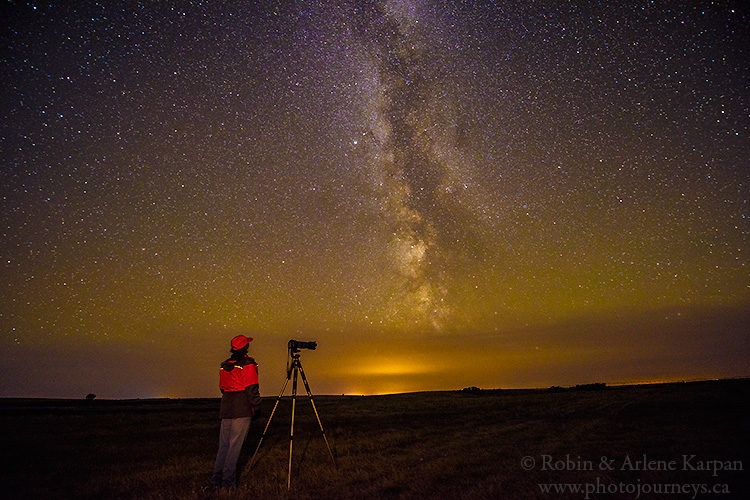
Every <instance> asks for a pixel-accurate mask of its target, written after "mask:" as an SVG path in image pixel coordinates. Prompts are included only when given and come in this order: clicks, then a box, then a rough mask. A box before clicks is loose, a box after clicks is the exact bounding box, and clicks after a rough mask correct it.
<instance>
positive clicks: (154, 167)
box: [0, 0, 750, 398]
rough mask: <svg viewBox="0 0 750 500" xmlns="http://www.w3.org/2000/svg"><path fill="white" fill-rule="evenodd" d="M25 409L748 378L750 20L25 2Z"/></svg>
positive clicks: (13, 199)
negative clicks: (291, 368) (284, 390)
mask: <svg viewBox="0 0 750 500" xmlns="http://www.w3.org/2000/svg"><path fill="white" fill-rule="evenodd" d="M2 18H3V19H4V26H3V29H2V44H1V46H2V49H1V50H2V54H1V55H2V59H1V60H2V92H1V94H0V99H1V100H2V101H1V102H2V106H1V111H2V119H1V123H0V140H1V150H0V157H1V158H2V173H1V174H0V175H2V184H1V185H2V210H1V212H0V217H1V218H2V219H1V225H0V229H1V230H2V243H1V245H0V257H1V260H2V279H1V280H0V285H1V288H0V326H1V328H2V338H1V340H0V375H1V376H0V396H45V397H83V396H85V395H86V394H87V393H89V392H93V393H95V394H97V396H98V397H100V398H118V397H201V396H205V397H214V396H217V395H218V387H217V386H218V365H219V363H220V362H221V361H222V360H223V359H224V358H225V357H226V356H227V354H228V348H229V340H230V339H231V337H232V336H234V335H236V334H238V333H244V334H246V335H249V336H252V337H255V339H256V340H255V341H254V342H253V343H252V344H251V347H252V350H251V354H252V355H254V356H255V357H256V358H257V360H258V362H259V365H260V373H261V392H262V393H263V395H264V396H274V395H276V394H277V393H278V391H279V390H280V388H281V386H282V384H283V381H284V376H285V372H284V368H285V357H286V342H287V340H288V339H290V338H297V339H299V340H317V341H318V344H319V345H318V349H317V350H316V351H305V352H303V357H302V360H303V364H304V366H305V369H306V372H307V376H308V379H309V380H310V384H311V388H312V390H313V392H314V393H320V394H326V393H348V394H351V393H357V394H360V393H364V394H372V393H387V392H404V391H417V390H440V389H460V388H462V387H467V386H480V387H487V388H493V387H504V388H513V387H546V386H549V385H572V384H578V383H590V382H606V383H610V384H615V383H625V382H644V381H661V380H693V379H697V378H720V377H737V376H747V375H750V369H749V368H750V362H749V361H748V360H750V342H749V341H748V340H749V338H750V334H749V333H750V328H749V325H750V321H749V320H750V307H749V306H750V288H748V287H749V286H750V279H748V269H747V266H746V264H747V261H748V254H747V251H748V229H749V226H748V220H747V213H748V194H749V191H748V183H749V182H750V169H749V168H748V158H750V142H748V128H749V125H750V117H749V108H748V106H749V105H748V97H749V92H748V88H749V85H748V84H749V83H750V82H749V78H748V75H749V72H748V61H750V36H749V31H748V11H747V10H746V9H744V8H742V7H740V4H739V2H736V3H735V2H677V1H675V2H660V1H656V2H654V1H638V2H630V1H627V2H624V1H623V2H604V3H600V2H583V1H582V2H571V3H564V2H555V1H541V2H511V1H507V2H442V1H434V2H433V1H427V0H424V1H420V0H414V1H407V0H404V1H335V2H333V1H332V2H322V1H321V2H301V1H300V2H272V1H262V2H256V3H253V2H247V1H236V2H116V1H110V2H89V1H86V2H59V5H58V2H55V3H53V4H52V5H49V4H47V3H33V2H31V3H25V2H5V3H4V4H3V6H2Z"/></svg>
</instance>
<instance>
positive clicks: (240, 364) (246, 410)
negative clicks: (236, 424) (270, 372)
mask: <svg viewBox="0 0 750 500" xmlns="http://www.w3.org/2000/svg"><path fill="white" fill-rule="evenodd" d="M219 389H220V390H221V392H222V397H221V409H220V411H219V416H220V417H221V418H240V417H252V416H253V414H254V413H256V412H257V410H258V408H259V407H260V390H259V386H258V364H257V363H256V362H255V360H254V359H253V358H250V357H247V356H245V357H244V358H240V359H232V358H229V359H227V360H226V361H224V362H223V363H222V364H221V368H220V369H219Z"/></svg>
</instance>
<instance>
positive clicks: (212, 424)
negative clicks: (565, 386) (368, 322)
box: [0, 380, 750, 499]
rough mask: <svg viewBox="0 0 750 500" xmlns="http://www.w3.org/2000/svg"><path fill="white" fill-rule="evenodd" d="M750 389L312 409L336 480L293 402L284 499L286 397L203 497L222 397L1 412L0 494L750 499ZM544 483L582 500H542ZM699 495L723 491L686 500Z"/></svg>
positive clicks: (307, 412) (335, 401) (9, 406)
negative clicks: (235, 473)
mask: <svg viewBox="0 0 750 500" xmlns="http://www.w3.org/2000/svg"><path fill="white" fill-rule="evenodd" d="M749 392H750V381H748V380H732V381H717V382H695V383H688V384H664V385H653V386H637V387H619V388H607V389H605V390H581V391H570V390H567V391H552V392H550V391H496V392H492V391H483V392H478V393H465V392H432V393H417V394H404V395H392V396H368V397H361V396H341V397H332V396H326V397H323V396H318V397H316V398H315V402H316V404H317V407H318V411H319V413H320V416H321V419H322V421H323V425H324V427H325V429H326V433H327V435H328V438H329V441H330V443H331V445H332V448H333V449H334V453H335V455H336V460H337V465H338V467H337V468H334V467H333V466H332V464H331V460H330V458H329V456H328V452H327V450H326V449H325V444H324V442H323V439H322V437H321V435H320V430H319V429H318V427H317V422H316V421H315V417H314V415H313V413H312V410H311V406H310V404H309V402H308V401H307V399H306V398H302V399H300V400H298V405H297V420H296V424H295V449H294V456H293V458H294V460H293V473H292V474H293V475H292V489H291V491H290V492H287V487H286V478H287V459H288V444H289V441H288V432H289V429H288V428H289V417H290V414H291V406H290V403H289V401H288V400H284V401H282V403H281V404H280V405H279V409H278V410H277V413H276V415H275V416H274V418H273V420H272V425H271V427H270V429H269V432H268V434H267V436H266V439H265V441H264V443H263V447H262V448H261V453H260V455H259V460H258V461H257V463H256V465H255V466H254V467H253V468H252V470H248V469H247V461H248V460H249V456H250V455H251V454H252V451H253V450H254V449H255V445H256V444H257V442H258V439H259V437H260V434H261V432H262V430H263V426H264V425H265V422H266V418H267V417H268V415H269V414H270V412H271V408H272V406H273V403H274V398H268V399H266V400H264V402H263V405H264V406H263V410H264V415H263V418H261V419H260V420H259V421H258V422H255V423H254V424H253V427H252V429H251V431H250V435H249V437H248V441H247V443H246V447H245V453H244V455H243V456H242V457H241V458H240V464H241V469H242V472H241V476H240V485H239V486H238V487H237V488H236V489H234V490H229V491H224V490H222V491H214V490H212V489H207V488H205V487H206V485H207V484H208V481H209V476H210V470H211V467H212V464H213V459H214V456H215V453H216V449H217V441H218V424H219V421H218V418H217V415H218V399H200V400H138V401H96V400H94V401H59V400H17V399H6V400H0V418H2V422H0V423H1V424H2V434H1V436H2V437H1V438H0V450H2V452H1V453H0V457H1V458H0V460H2V464H1V469H0V470H1V471H2V473H0V478H1V480H0V481H1V482H0V497H2V498H19V499H20V498H23V499H26V498H287V497H289V498H637V497H638V493H639V492H640V497H639V498H717V499H723V498H750V496H748V495H749V494H750V488H748V481H747V473H746V471H745V470H727V469H737V468H738V465H739V466H741V467H742V468H743V469H744V468H746V467H747V466H748V464H750V461H749V460H750V458H749V457H748V436H749V435H750V434H749V433H748V430H749V429H748V418H747V414H746V410H745V403H746V402H747V401H748V400H749V399H748V396H749V395H750V394H749ZM644 455H645V457H646V460H645V462H646V463H645V464H642V463H641V462H643V461H644ZM718 467H721V468H722V469H723V470H716V469H717V468H718ZM610 469H611V470H610ZM643 469H651V470H643ZM659 469H662V470H659ZM701 469H704V470H701ZM548 483H561V484H563V483H567V484H570V485H571V486H570V487H566V488H575V485H576V484H580V485H581V486H580V488H581V490H580V492H578V493H576V492H571V491H570V490H567V491H565V492H563V491H559V492H556V491H554V489H553V490H552V491H551V492H549V493H545V492H544V491H543V490H542V488H544V487H545V486H544V485H545V484H548ZM540 484H541V485H542V486H540ZM664 485H667V486H664ZM669 485H672V486H669ZM686 485H687V486H686ZM692 485H697V486H698V487H700V486H701V485H705V487H707V488H717V490H716V491H717V494H711V495H703V494H698V495H695V494H694V492H695V491H696V490H695V489H694V488H695V487H694V486H692ZM677 487H680V488H683V489H680V490H675V489H674V488H677ZM551 488H554V486H551ZM558 488H559V486H558ZM586 488H588V489H589V490H591V489H592V488H598V490H595V491H589V494H587V493H586ZM656 488H672V489H670V490H666V492H665V490H663V489H662V490H659V491H657V490H656ZM677 491H679V492H681V493H680V494H676V492H677ZM698 491H700V490H698ZM727 491H728V492H729V493H727Z"/></svg>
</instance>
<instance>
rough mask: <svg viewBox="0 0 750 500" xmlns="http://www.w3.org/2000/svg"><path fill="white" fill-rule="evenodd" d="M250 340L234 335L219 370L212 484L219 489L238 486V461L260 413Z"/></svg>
mask: <svg viewBox="0 0 750 500" xmlns="http://www.w3.org/2000/svg"><path fill="white" fill-rule="evenodd" d="M252 340H253V339H252V338H249V337H246V336H244V335H237V336H236V337H234V338H233V339H232V342H231V351H230V352H231V356H230V357H229V358H228V359H227V360H226V361H224V362H223V363H222V364H221V368H220V369H219V389H220V390H221V394H222V396H221V408H220V410H219V417H220V418H221V427H220V430H219V451H218V453H217V454H216V462H215V463H214V470H213V475H212V477H211V482H212V483H213V485H214V486H218V487H232V486H235V485H236V484H237V459H238V458H239V456H240V451H241V450H242V445H243V443H244V442H245V437H246V436H247V431H248V429H249V428H250V421H251V419H252V417H253V416H257V415H258V414H259V410H260V401H261V399H260V390H259V384H258V364H257V363H256V362H255V360H254V359H253V358H251V357H249V356H248V355H247V352H248V349H249V348H250V342H252Z"/></svg>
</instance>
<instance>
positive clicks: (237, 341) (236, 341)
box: [232, 335, 253, 351]
mask: <svg viewBox="0 0 750 500" xmlns="http://www.w3.org/2000/svg"><path fill="white" fill-rule="evenodd" d="M252 341H253V339H252V338H250V337H245V336H244V335H237V336H236V337H235V338H233V339H232V349H234V350H235V351H236V350H238V349H242V348H243V347H245V346H246V345H247V344H249V343H250V342H252Z"/></svg>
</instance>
